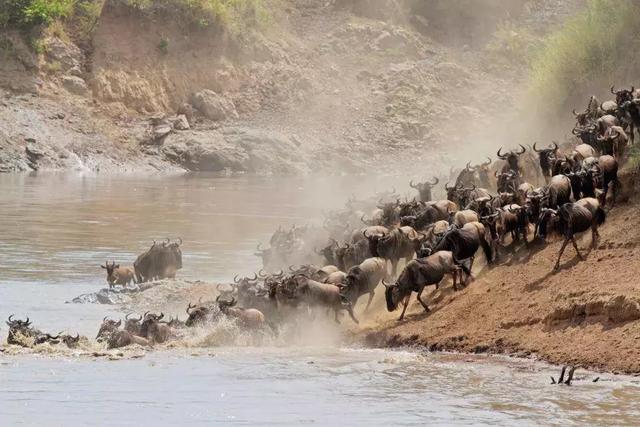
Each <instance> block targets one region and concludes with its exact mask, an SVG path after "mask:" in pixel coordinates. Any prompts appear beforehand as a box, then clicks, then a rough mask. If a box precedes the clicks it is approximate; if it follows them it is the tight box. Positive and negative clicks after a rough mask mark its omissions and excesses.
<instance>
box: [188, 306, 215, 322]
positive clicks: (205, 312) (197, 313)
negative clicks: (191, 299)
mask: <svg viewBox="0 0 640 427" xmlns="http://www.w3.org/2000/svg"><path fill="white" fill-rule="evenodd" d="M187 316H189V317H188V318H187V321H186V322H185V325H186V326H188V327H192V326H196V325H201V324H203V323H206V322H207V321H208V320H209V319H210V316H211V307H209V306H208V305H204V304H200V303H198V304H193V305H192V304H191V303H189V306H188V307H187Z"/></svg>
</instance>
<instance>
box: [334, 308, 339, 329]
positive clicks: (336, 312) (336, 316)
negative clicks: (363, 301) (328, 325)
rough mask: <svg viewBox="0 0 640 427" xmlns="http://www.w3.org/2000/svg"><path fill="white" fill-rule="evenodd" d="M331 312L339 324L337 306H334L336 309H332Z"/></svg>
mask: <svg viewBox="0 0 640 427" xmlns="http://www.w3.org/2000/svg"><path fill="white" fill-rule="evenodd" d="M333 312H334V313H335V320H336V323H337V324H338V325H339V324H340V319H338V312H339V309H337V308H336V309H334V310H333Z"/></svg>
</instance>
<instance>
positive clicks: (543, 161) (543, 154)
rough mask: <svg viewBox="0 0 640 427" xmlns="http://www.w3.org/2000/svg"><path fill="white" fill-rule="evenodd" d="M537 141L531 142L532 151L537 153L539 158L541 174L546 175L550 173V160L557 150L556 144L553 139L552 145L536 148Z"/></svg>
mask: <svg viewBox="0 0 640 427" xmlns="http://www.w3.org/2000/svg"><path fill="white" fill-rule="evenodd" d="M537 144H538V143H537V142H534V143H533V151H535V152H536V153H538V156H539V159H540V169H542V172H543V174H545V176H546V175H548V174H550V173H551V162H552V160H553V158H554V156H555V153H556V151H557V150H558V144H557V143H556V142H555V141H553V146H549V147H547V148H540V149H539V148H537V146H536V145H537Z"/></svg>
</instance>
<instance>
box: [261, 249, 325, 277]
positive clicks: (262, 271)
mask: <svg viewBox="0 0 640 427" xmlns="http://www.w3.org/2000/svg"><path fill="white" fill-rule="evenodd" d="M314 249H315V248H314ZM316 253H317V252H316ZM258 277H259V278H261V279H264V278H265V277H267V273H265V271H264V270H263V269H262V268H261V269H260V270H259V271H258Z"/></svg>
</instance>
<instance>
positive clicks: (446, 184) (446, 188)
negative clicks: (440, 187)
mask: <svg viewBox="0 0 640 427" xmlns="http://www.w3.org/2000/svg"><path fill="white" fill-rule="evenodd" d="M444 189H445V190H447V191H449V190H452V189H453V187H449V181H447V182H446V183H445V184H444Z"/></svg>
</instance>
